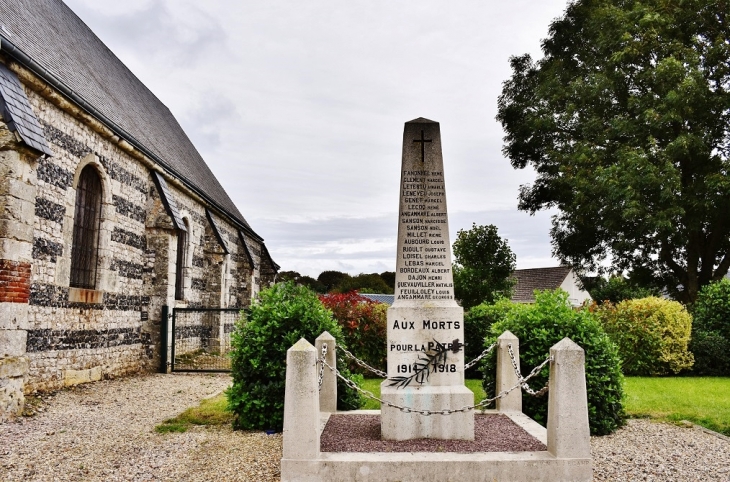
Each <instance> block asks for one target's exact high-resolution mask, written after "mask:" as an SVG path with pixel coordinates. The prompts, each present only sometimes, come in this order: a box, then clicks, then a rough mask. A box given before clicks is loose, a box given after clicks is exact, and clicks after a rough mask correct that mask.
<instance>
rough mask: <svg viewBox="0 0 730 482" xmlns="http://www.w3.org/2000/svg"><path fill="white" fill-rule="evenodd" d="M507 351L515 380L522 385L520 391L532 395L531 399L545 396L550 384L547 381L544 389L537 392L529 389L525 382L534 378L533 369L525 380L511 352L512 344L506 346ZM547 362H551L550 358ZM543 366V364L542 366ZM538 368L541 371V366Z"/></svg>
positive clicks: (513, 353)
mask: <svg viewBox="0 0 730 482" xmlns="http://www.w3.org/2000/svg"><path fill="white" fill-rule="evenodd" d="M507 351H508V352H509V357H510V359H511V360H512V367H513V368H514V369H515V375H517V379H518V380H519V381H520V383H521V384H522V389H523V390H525V391H526V392H527V393H529V394H530V395H532V396H533V397H541V396H543V395H545V393H546V392H547V391H548V390H549V388H550V387H549V385H550V382H549V381H548V382H547V383H546V384H545V386H544V387H542V388H541V389H540V390H537V391H535V390H533V389H532V388H530V386H529V385H528V384H527V380H529V379H530V378H532V377H533V376H534V372H535V370H534V369H533V370H532V372H530V374H529V375H528V376H527V378H523V377H522V373H521V372H520V367H519V365H518V364H517V359H516V358H515V352H514V351H513V350H512V343H510V344H508V345H507ZM548 360H552V356H551V357H550V358H548ZM544 364H545V363H544V362H543V365H544ZM539 368H540V369H542V365H541V366H540V367H539Z"/></svg>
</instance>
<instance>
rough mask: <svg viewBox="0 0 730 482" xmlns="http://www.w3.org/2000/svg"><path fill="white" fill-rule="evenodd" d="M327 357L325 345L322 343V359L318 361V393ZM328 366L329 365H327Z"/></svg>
mask: <svg viewBox="0 0 730 482" xmlns="http://www.w3.org/2000/svg"><path fill="white" fill-rule="evenodd" d="M326 356H327V343H322V359H321V360H320V361H321V363H320V366H319V391H320V392H321V391H322V380H324V366H325V364H326V363H327V362H326V361H325V357H326ZM327 366H329V365H327Z"/></svg>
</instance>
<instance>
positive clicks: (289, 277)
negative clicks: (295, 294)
mask: <svg viewBox="0 0 730 482" xmlns="http://www.w3.org/2000/svg"><path fill="white" fill-rule="evenodd" d="M276 281H277V282H279V281H294V282H295V283H297V284H300V285H304V286H306V287H308V288H309V289H311V290H313V291H316V292H317V293H348V292H350V291H353V290H355V291H358V292H359V293H382V294H393V290H394V289H395V271H384V272H382V273H369V274H366V273H360V274H359V275H357V276H351V275H349V274H347V273H343V272H341V271H322V272H321V273H320V274H319V276H317V279H314V278H312V277H311V276H302V275H301V274H299V273H297V272H296V271H281V272H279V274H278V275H277V277H276Z"/></svg>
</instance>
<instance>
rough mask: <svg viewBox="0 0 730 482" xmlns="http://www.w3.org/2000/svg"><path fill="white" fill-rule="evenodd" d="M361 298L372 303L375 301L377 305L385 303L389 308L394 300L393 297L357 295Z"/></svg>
mask: <svg viewBox="0 0 730 482" xmlns="http://www.w3.org/2000/svg"><path fill="white" fill-rule="evenodd" d="M358 294H359V295H360V296H362V297H363V298H368V299H370V300H373V301H377V302H379V303H385V304H386V305H388V306H390V305H392V304H393V300H394V298H395V295H381V294H370V293H358Z"/></svg>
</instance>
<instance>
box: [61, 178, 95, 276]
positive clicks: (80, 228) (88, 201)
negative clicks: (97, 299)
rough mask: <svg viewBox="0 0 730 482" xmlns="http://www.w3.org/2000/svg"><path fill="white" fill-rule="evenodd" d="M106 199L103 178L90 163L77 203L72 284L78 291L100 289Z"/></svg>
mask: <svg viewBox="0 0 730 482" xmlns="http://www.w3.org/2000/svg"><path fill="white" fill-rule="evenodd" d="M102 196H103V190H102V184H101V177H100V176H99V174H98V173H97V172H96V169H94V167H93V166H92V165H88V164H87V165H86V167H84V168H83V169H82V170H81V174H80V175H79V182H78V184H77V186H76V202H75V203H74V223H73V237H72V238H71V239H72V243H71V281H70V283H69V284H70V286H71V287H74V288H85V289H91V290H93V289H95V288H96V282H97V278H98V276H97V274H98V268H99V263H98V258H99V256H98V255H99V231H100V230H101V199H102Z"/></svg>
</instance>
